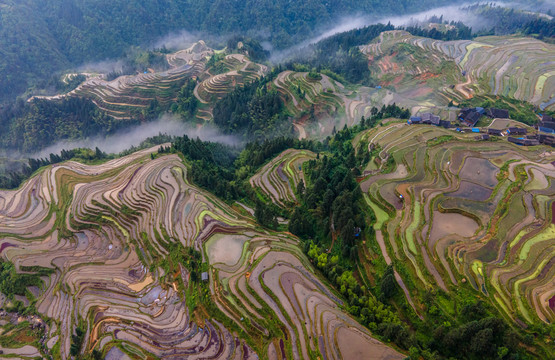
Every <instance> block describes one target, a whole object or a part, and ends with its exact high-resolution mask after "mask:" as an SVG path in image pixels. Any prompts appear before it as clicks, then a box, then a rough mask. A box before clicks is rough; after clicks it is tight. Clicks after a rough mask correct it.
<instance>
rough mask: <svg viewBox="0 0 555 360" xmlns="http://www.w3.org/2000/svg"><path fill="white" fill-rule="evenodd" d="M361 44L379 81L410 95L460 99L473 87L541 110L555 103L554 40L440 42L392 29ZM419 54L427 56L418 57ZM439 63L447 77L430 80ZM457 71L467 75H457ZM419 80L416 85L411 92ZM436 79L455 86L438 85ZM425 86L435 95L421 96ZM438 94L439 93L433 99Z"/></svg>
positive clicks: (470, 92) (422, 98) (492, 39)
mask: <svg viewBox="0 0 555 360" xmlns="http://www.w3.org/2000/svg"><path fill="white" fill-rule="evenodd" d="M360 48H361V51H362V52H363V53H364V54H366V55H367V56H368V57H369V61H370V62H371V63H372V64H373V67H372V68H373V69H374V72H375V73H377V74H379V75H380V76H381V77H382V79H383V81H384V85H392V86H394V87H396V88H398V91H400V92H401V93H403V92H406V91H409V92H407V93H406V94H405V96H407V97H410V98H420V100H424V99H426V100H427V101H429V102H432V103H434V102H435V103H437V102H438V101H440V102H442V99H441V98H442V96H443V95H444V96H445V98H447V99H455V100H459V99H461V98H468V97H471V96H472V92H474V93H476V94H494V95H504V96H508V97H512V98H515V99H519V100H525V101H528V102H531V103H533V104H535V105H537V106H540V108H541V109H549V110H552V109H554V106H555V95H554V94H555V62H554V61H552V59H553V58H554V56H555V45H552V44H548V43H544V42H542V41H540V40H536V39H533V38H522V37H508V36H505V37H503V36H488V37H481V38H477V39H475V40H474V41H470V40H457V41H440V40H433V39H429V38H421V37H416V36H412V35H411V34H409V33H408V32H405V31H399V30H395V31H388V32H384V33H382V34H381V35H380V36H379V37H378V38H377V39H376V40H375V41H374V42H373V43H371V44H369V45H364V46H361V47H360ZM422 57H424V59H425V60H426V61H420V60H419V59H420V58H422ZM440 60H444V61H443V62H440ZM448 64H449V65H455V66H454V67H453V66H451V67H450V66H447V65H448ZM438 67H441V69H442V71H443V73H442V76H443V75H447V76H448V78H446V79H444V81H442V82H440V83H438V84H435V85H434V80H435V76H437V75H438V71H437V68H438ZM457 67H458V68H460V71H457V70H456V68H457ZM447 69H449V70H447ZM462 71H465V73H466V76H467V79H463V78H462V76H461V74H460V73H461V72H462ZM404 74H409V75H410V76H403V75H404ZM384 75H386V76H384ZM422 79H425V80H426V81H425V82H422ZM419 80H420V85H421V86H419V87H418V88H419V89H420V90H419V91H416V92H413V91H414V90H415V89H416V87H415V85H416V84H418V81H419ZM440 84H451V85H455V86H454V89H453V88H452V87H447V88H443V87H441V85H440ZM422 85H423V86H422ZM438 86H439V87H438ZM425 87H430V88H431V89H434V90H435V91H434V93H433V95H436V98H435V99H434V96H431V97H430V95H428V97H426V94H424V93H423V92H425V90H424V89H425ZM402 89H407V90H402ZM440 93H441V94H442V96H440V97H439V98H438V97H437V95H438V94H440ZM445 98H444V99H443V101H445ZM443 105H444V104H443Z"/></svg>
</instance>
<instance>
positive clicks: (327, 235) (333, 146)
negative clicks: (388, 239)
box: [289, 129, 366, 260]
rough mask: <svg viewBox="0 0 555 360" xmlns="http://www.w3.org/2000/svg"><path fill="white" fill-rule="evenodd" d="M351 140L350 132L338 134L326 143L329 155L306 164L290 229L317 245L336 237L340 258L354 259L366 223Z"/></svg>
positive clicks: (346, 130) (347, 130) (345, 131)
mask: <svg viewBox="0 0 555 360" xmlns="http://www.w3.org/2000/svg"><path fill="white" fill-rule="evenodd" d="M350 140H351V132H350V130H349V129H345V130H343V131H341V132H339V133H337V134H336V135H335V137H334V138H333V139H332V140H330V141H329V150H331V155H329V156H328V155H324V156H322V157H321V159H316V160H310V161H308V162H307V163H306V165H305V173H306V175H307V176H306V179H307V184H304V183H303V184H299V186H297V189H298V190H297V191H298V194H297V195H298V197H299V199H300V202H301V206H299V207H297V208H296V209H295V211H294V212H293V215H292V216H291V221H290V223H289V230H290V231H291V232H292V233H294V234H296V235H298V236H300V237H304V238H312V239H314V240H315V241H316V242H317V243H318V244H321V243H324V242H326V240H328V239H331V238H336V237H337V238H338V240H337V241H338V243H340V244H341V248H342V255H343V256H344V257H345V258H350V259H351V260H355V259H356V257H357V250H356V246H357V243H356V240H357V239H358V238H359V237H360V234H361V232H362V230H363V229H364V227H365V226H366V223H365V220H364V217H363V214H362V211H361V209H360V207H359V201H360V199H361V197H362V193H361V191H360V187H359V186H358V183H357V182H356V181H355V178H354V175H353V170H354V169H355V168H356V167H357V163H356V156H355V150H354V149H353V147H352V145H351V142H350ZM302 189H304V191H302ZM315 229H318V231H316V232H314V230H315Z"/></svg>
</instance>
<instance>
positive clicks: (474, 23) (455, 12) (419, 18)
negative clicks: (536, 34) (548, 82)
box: [264, 0, 555, 64]
mask: <svg viewBox="0 0 555 360" xmlns="http://www.w3.org/2000/svg"><path fill="white" fill-rule="evenodd" d="M476 4H490V5H495V6H502V7H508V8H514V9H518V10H527V11H532V12H545V11H547V10H549V9H553V8H554V7H555V0H540V1H536V2H534V3H532V2H525V3H520V2H501V1H481V2H480V1H479V2H476V1H462V2H460V3H458V4H457V5H448V6H440V7H436V8H432V9H429V10H425V11H420V12H417V13H412V14H406V15H401V16H392V15H390V16H383V17H377V16H372V15H362V14H353V15H351V16H345V17H341V18H339V19H338V20H337V22H336V25H334V26H333V27H331V28H330V27H326V28H321V29H319V31H318V32H317V33H318V35H317V36H314V37H312V38H310V39H307V40H305V41H302V42H300V43H299V44H297V45H294V46H292V47H289V48H287V49H284V50H279V51H274V49H273V48H272V47H271V46H270V44H269V43H264V45H266V46H265V48H266V50H270V51H271V56H270V61H271V62H272V63H274V64H279V63H281V62H283V61H285V60H287V59H290V58H291V57H292V56H293V55H295V56H308V55H309V53H307V47H308V46H309V45H311V44H316V43H317V42H319V41H321V40H323V39H325V38H328V37H331V36H333V35H335V34H339V33H342V32H346V31H350V30H353V29H358V28H361V27H364V26H368V25H374V24H379V23H381V24H387V23H388V22H389V23H391V24H392V25H394V26H396V27H397V26H411V25H418V24H420V23H424V22H426V21H427V20H428V19H430V18H431V17H432V16H437V17H440V16H443V20H444V21H449V22H451V21H455V22H457V21H461V22H463V23H464V24H465V25H467V26H469V27H471V28H472V30H473V31H480V30H483V29H485V28H490V27H491V23H489V22H488V19H485V18H483V17H481V16H478V15H476V14H473V13H471V12H470V11H467V10H464V8H465V7H468V6H470V5H476Z"/></svg>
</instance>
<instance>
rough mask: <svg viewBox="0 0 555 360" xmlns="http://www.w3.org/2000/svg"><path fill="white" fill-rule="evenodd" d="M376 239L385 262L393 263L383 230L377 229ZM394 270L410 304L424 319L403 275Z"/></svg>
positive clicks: (396, 278)
mask: <svg viewBox="0 0 555 360" xmlns="http://www.w3.org/2000/svg"><path fill="white" fill-rule="evenodd" d="M376 241H378V245H380V250H381V251H382V255H383V257H384V260H385V263H386V264H387V265H391V263H392V262H391V258H390V257H389V254H388V253H387V249H386V247H385V241H384V238H383V234H382V231H381V230H376ZM393 272H394V275H395V280H397V283H398V284H399V286H400V287H401V289H403V292H404V293H405V296H406V298H407V301H408V302H409V304H410V306H412V308H413V309H414V311H415V312H416V313H417V314H418V316H419V317H420V319H422V320H423V319H424V318H423V317H422V315H420V314H419V313H418V310H416V306H415V305H414V302H413V301H412V298H411V297H410V293H409V289H408V288H407V286H406V285H405V282H404V281H403V278H402V277H401V275H399V273H398V272H397V270H393Z"/></svg>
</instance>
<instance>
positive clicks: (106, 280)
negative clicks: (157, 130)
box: [0, 148, 405, 359]
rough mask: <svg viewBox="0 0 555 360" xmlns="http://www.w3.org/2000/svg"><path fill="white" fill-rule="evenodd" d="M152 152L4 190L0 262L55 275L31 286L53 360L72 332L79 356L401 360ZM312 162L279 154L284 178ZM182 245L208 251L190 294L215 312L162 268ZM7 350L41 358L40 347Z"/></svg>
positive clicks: (65, 169)
mask: <svg viewBox="0 0 555 360" xmlns="http://www.w3.org/2000/svg"><path fill="white" fill-rule="evenodd" d="M156 150H157V149H156V148H153V149H147V150H143V151H140V152H137V153H134V154H132V155H129V156H126V157H123V158H120V159H116V160H112V161H109V162H107V163H104V164H101V165H94V166H91V165H83V164H80V163H76V162H71V161H70V162H65V163H61V164H57V165H54V166H49V167H47V168H45V169H42V170H41V171H40V172H39V173H38V174H37V175H35V176H34V177H33V178H31V179H30V180H29V181H27V182H26V183H25V184H24V185H23V186H22V187H21V188H20V189H18V190H14V191H0V256H2V258H3V259H4V260H9V261H11V262H13V263H14V264H15V266H16V268H17V269H18V271H20V272H21V271H22V270H21V269H22V268H23V267H24V266H25V267H26V266H39V267H44V268H48V269H53V273H52V274H51V275H50V276H44V278H43V280H44V286H43V287H42V288H40V289H35V290H34V291H35V292H36V296H37V299H38V300H37V302H36V309H37V311H38V313H39V314H40V315H41V317H43V318H44V319H45V320H47V321H48V322H49V323H50V324H51V326H50V330H49V331H48V332H47V335H46V336H47V339H46V342H47V343H48V347H49V348H51V349H52V348H54V349H56V348H58V349H59V357H60V358H62V359H69V358H71V356H70V345H71V343H72V335H73V334H75V328H76V326H77V324H79V323H81V324H83V325H82V326H83V328H84V330H85V333H84V341H83V346H82V348H81V350H80V351H81V352H82V353H83V352H90V351H91V350H92V349H97V350H100V351H102V352H103V353H104V354H109V356H110V357H112V356H115V357H121V356H123V355H122V354H134V355H133V356H135V357H140V358H147V357H148V356H150V357H151V358H152V356H155V357H159V358H172V359H175V358H180V359H189V358H190V359H197V358H203V359H211V358H214V359H215V358H217V359H258V358H268V359H285V358H287V359H301V358H303V359H307V358H309V356H310V355H309V354H319V355H317V356H319V357H320V358H325V359H339V358H345V359H348V358H352V357H353V356H359V357H360V356H363V355H362V354H366V355H365V356H371V358H372V359H402V358H404V357H405V356H404V355H402V354H400V353H398V352H396V351H395V350H393V349H391V348H389V347H387V346H386V345H384V344H382V343H380V342H378V341H377V340H375V339H373V338H372V337H371V336H370V334H369V333H368V331H367V330H365V329H364V328H363V327H362V326H360V325H359V324H358V323H357V322H356V321H355V320H354V319H352V318H351V317H350V316H349V315H347V314H346V313H345V312H343V310H342V309H341V305H342V302H341V300H340V299H339V298H337V297H336V296H335V295H334V293H333V292H332V291H330V290H329V289H328V288H327V287H326V285H325V283H323V282H322V281H321V280H320V279H319V278H318V277H316V276H315V275H314V270H313V269H312V267H311V265H310V263H309V261H308V260H307V258H306V257H305V256H304V255H303V253H302V251H301V250H300V249H299V247H298V240H297V239H296V238H294V237H292V236H291V234H288V233H279V232H268V231H265V230H262V229H260V228H259V227H258V226H257V225H256V224H255V222H254V221H253V220H252V219H251V218H250V217H245V216H243V215H240V214H239V213H237V212H236V211H235V210H233V209H232V208H231V207H229V206H227V205H226V204H225V203H223V202H222V201H220V200H219V199H217V198H216V197H214V196H213V195H211V194H210V193H208V192H206V191H203V190H200V189H199V188H197V187H195V186H194V185H192V184H190V183H189V181H188V180H187V179H188V178H187V173H188V167H187V165H186V164H184V163H183V162H182V161H181V160H180V158H179V157H178V156H177V155H165V156H158V157H157V158H155V159H151V157H150V154H151V153H153V152H156ZM312 157H313V154H310V153H303V152H286V153H284V154H282V155H280V157H279V159H281V163H285V164H286V165H284V167H285V166H287V167H286V168H285V169H284V170H283V171H284V172H288V171H289V170H287V169H288V168H289V167H290V168H291V170H292V169H296V167H297V164H299V163H300V162H302V161H303V159H310V158H312ZM278 166H279V165H278ZM273 169H275V167H273ZM275 171H276V172H277V170H275ZM278 176H279V175H278ZM291 176H292V178H294V177H295V176H299V173H298V172H293V173H292V174H291ZM285 188H286V186H285V187H283V188H282V189H285ZM280 191H282V190H280ZM176 244H180V246H181V247H183V248H185V249H186V248H191V247H192V248H194V249H197V250H199V251H200V252H201V253H202V261H203V262H204V263H205V264H206V266H207V269H208V276H209V280H208V282H207V283H204V285H201V284H199V285H198V286H204V291H206V294H207V296H208V297H209V298H210V301H211V303H212V304H213V308H210V307H209V308H206V307H201V308H200V309H201V310H199V308H198V307H197V308H196V310H195V311H194V312H192V311H190V306H189V305H188V304H190V303H191V301H193V302H194V301H195V299H194V298H190V296H198V294H197V293H196V292H195V291H193V294H190V293H189V292H185V291H184V290H183V289H188V288H190V286H189V284H191V282H192V279H191V274H190V273H189V271H188V270H187V268H186V267H185V266H182V265H179V266H178V267H177V268H173V267H172V268H170V269H173V270H170V272H167V271H168V270H167V269H168V268H167V267H165V266H163V265H162V264H164V261H166V260H167V259H168V258H173V256H174V255H175V251H179V250H176V246H177V245H176ZM171 249H173V250H171ZM170 250H171V251H170ZM25 269H28V268H25ZM203 309H204V310H203ZM207 309H209V310H207ZM207 311H208V312H207ZM222 319H225V321H224V320H222ZM224 322H225V324H224ZM1 350H3V351H4V354H14V356H16V357H20V358H29V357H34V356H43V355H44V350H42V349H40V348H37V347H36V344H29V345H27V346H24V347H21V348H14V349H7V348H2V349H1ZM368 354H371V355H368ZM366 358H368V357H366Z"/></svg>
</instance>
